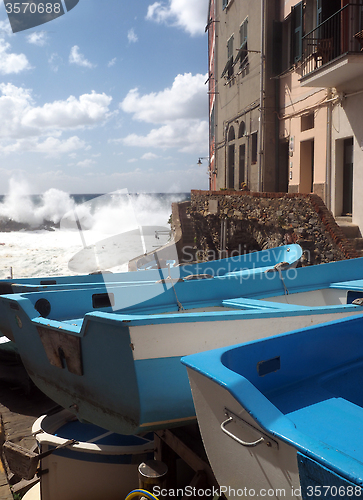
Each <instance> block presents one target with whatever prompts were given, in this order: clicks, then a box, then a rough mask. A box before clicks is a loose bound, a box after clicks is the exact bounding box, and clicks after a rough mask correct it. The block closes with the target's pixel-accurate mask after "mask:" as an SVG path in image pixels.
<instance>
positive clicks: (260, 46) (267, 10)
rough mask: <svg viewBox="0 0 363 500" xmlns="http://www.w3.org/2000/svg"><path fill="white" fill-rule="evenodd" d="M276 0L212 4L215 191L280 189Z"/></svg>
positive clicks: (212, 171)
mask: <svg viewBox="0 0 363 500" xmlns="http://www.w3.org/2000/svg"><path fill="white" fill-rule="evenodd" d="M275 5H276V2H275V0H273V1H270V2H269V1H268V0H267V1H266V2H265V1H262V2H259V1H256V0H243V1H241V0H211V1H210V4H209V16H208V24H207V28H208V41H209V43H208V46H209V96H210V101H209V102H210V187H211V189H221V188H233V189H240V188H241V185H242V184H243V183H245V184H246V185H247V186H248V187H249V189H251V190H255V191H257V190H260V191H261V190H265V191H276V190H277V189H278V188H279V186H278V169H277V163H278V161H277V152H278V150H277V147H276V144H277V142H278V134H277V132H276V131H277V125H278V118H277V107H276V106H277V90H278V82H277V81H276V80H273V79H272V78H271V76H272V73H271V70H272V57H271V56H272V54H271V52H272V39H273V27H274V25H273V23H272V22H271V21H272V20H275V19H276V16H277V15H278V10H277V9H276V7H275Z"/></svg>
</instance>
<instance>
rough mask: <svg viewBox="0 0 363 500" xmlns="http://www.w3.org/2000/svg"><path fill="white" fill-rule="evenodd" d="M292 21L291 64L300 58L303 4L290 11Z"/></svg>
mask: <svg viewBox="0 0 363 500" xmlns="http://www.w3.org/2000/svg"><path fill="white" fill-rule="evenodd" d="M291 20H292V62H293V63H296V62H298V61H300V60H301V58H302V35H303V33H302V31H303V4H302V2H300V3H298V4H296V5H295V7H292V9H291Z"/></svg>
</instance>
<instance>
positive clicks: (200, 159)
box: [197, 156, 209, 166]
mask: <svg viewBox="0 0 363 500" xmlns="http://www.w3.org/2000/svg"><path fill="white" fill-rule="evenodd" d="M202 160H209V156H201V157H200V158H199V160H198V161H197V165H199V166H200V165H202Z"/></svg>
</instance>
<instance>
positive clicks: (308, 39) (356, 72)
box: [300, 3, 363, 90]
mask: <svg viewBox="0 0 363 500" xmlns="http://www.w3.org/2000/svg"><path fill="white" fill-rule="evenodd" d="M362 21H363V6H362V5H361V4H353V3H350V4H348V5H346V6H345V7H343V8H342V9H340V10H339V11H338V12H336V13H335V14H334V15H333V16H331V17H329V19H327V20H326V21H324V22H323V23H322V24H320V25H319V26H317V27H316V28H315V29H314V30H312V31H310V32H309V33H307V34H306V35H305V36H304V37H303V38H302V77H301V79H300V83H301V85H302V86H306V87H336V88H337V89H338V90H344V88H345V87H346V86H347V85H350V84H351V83H352V82H354V81H356V80H357V78H358V79H362V78H363V30H362V28H363V26H362Z"/></svg>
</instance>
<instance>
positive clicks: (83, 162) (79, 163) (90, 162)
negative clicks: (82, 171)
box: [76, 158, 96, 168]
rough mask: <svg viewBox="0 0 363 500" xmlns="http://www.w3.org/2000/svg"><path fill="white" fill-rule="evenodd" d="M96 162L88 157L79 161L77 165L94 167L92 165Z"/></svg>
mask: <svg viewBox="0 0 363 500" xmlns="http://www.w3.org/2000/svg"><path fill="white" fill-rule="evenodd" d="M95 164H96V162H95V160H91V159H90V158H87V159H86V160H82V161H79V162H78V163H77V164H76V167H81V168H89V167H92V165H95Z"/></svg>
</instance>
